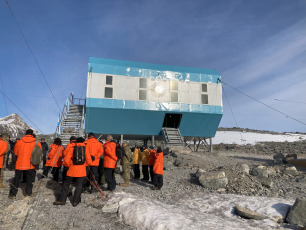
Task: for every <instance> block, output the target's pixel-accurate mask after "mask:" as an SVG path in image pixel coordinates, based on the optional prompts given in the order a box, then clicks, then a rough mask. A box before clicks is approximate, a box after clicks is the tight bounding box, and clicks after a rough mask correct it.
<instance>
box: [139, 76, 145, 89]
mask: <svg viewBox="0 0 306 230" xmlns="http://www.w3.org/2000/svg"><path fill="white" fill-rule="evenodd" d="M139 88H142V89H145V88H147V79H146V78H139Z"/></svg>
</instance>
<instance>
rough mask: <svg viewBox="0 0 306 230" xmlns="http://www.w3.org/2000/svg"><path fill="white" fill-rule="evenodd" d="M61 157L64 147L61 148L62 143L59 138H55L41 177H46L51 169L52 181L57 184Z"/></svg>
mask: <svg viewBox="0 0 306 230" xmlns="http://www.w3.org/2000/svg"><path fill="white" fill-rule="evenodd" d="M63 156H64V147H63V146H62V141H61V139H60V138H55V139H54V142H53V144H52V145H51V146H50V151H49V154H48V156H47V161H46V164H45V167H44V171H43V177H48V173H49V170H50V169H52V171H53V180H54V181H57V182H58V179H59V171H60V168H61V167H62V159H63Z"/></svg>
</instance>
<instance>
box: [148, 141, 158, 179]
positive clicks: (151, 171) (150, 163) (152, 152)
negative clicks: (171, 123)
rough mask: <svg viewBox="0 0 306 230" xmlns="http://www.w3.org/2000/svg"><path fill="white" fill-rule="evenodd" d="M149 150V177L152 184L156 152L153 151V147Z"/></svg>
mask: <svg viewBox="0 0 306 230" xmlns="http://www.w3.org/2000/svg"><path fill="white" fill-rule="evenodd" d="M149 149H150V156H149V167H150V177H151V183H152V184H153V178H154V172H153V165H154V162H155V154H156V151H155V150H154V147H153V146H150V147H149Z"/></svg>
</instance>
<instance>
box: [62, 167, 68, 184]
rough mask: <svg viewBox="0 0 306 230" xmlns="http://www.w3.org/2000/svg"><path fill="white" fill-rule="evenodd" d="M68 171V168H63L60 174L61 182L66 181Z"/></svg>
mask: <svg viewBox="0 0 306 230" xmlns="http://www.w3.org/2000/svg"><path fill="white" fill-rule="evenodd" d="M68 169H69V168H68V167H66V166H64V167H63V172H62V178H63V182H64V181H65V180H66V177H67V172H68Z"/></svg>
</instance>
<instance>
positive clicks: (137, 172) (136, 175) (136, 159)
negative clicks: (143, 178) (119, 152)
mask: <svg viewBox="0 0 306 230" xmlns="http://www.w3.org/2000/svg"><path fill="white" fill-rule="evenodd" d="M140 159H141V151H140V149H139V147H138V146H135V148H134V152H133V170H134V179H139V178H140V170H139V162H140Z"/></svg>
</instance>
